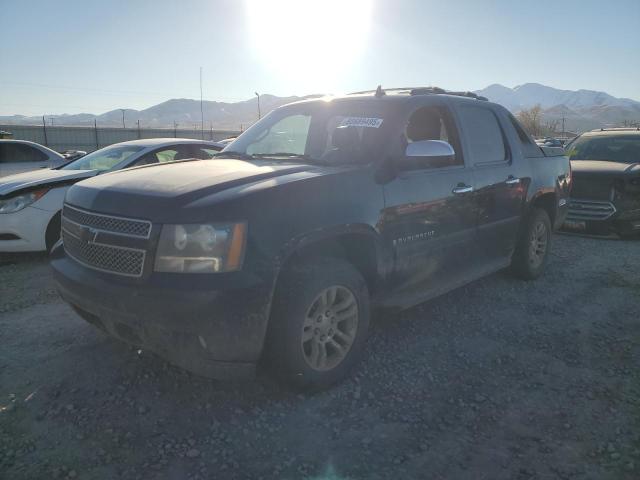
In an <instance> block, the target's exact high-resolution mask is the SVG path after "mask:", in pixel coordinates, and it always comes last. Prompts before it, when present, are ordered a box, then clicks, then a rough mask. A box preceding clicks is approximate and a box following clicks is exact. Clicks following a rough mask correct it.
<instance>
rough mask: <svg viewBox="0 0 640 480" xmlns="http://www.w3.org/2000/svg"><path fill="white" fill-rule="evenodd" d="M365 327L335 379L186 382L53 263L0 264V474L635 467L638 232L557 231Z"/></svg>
mask: <svg viewBox="0 0 640 480" xmlns="http://www.w3.org/2000/svg"><path fill="white" fill-rule="evenodd" d="M554 241H555V243H554V246H553V256H552V261H551V263H550V266H549V269H548V271H547V272H546V274H545V275H544V276H543V277H542V278H541V279H539V280H538V281H536V282H531V283H527V282H523V281H520V280H516V279H514V278H512V277H510V276H509V275H508V274H507V273H498V274H495V275H493V276H491V277H488V278H486V279H483V280H480V281H477V282H475V283H473V284H471V285H469V286H467V287H465V288H462V289H460V290H457V291H455V292H451V293H449V294H448V295H445V296H443V297H441V298H438V299H436V300H434V301H431V302H429V303H427V304H424V305H421V306H419V307H416V308H413V309H411V310H409V311H406V312H404V313H403V314H401V315H398V316H394V317H382V318H379V319H377V320H376V321H375V322H374V324H373V325H372V332H371V338H370V341H369V342H368V346H367V350H366V358H365V360H364V362H363V363H362V364H361V365H360V367H359V368H358V369H357V370H356V371H355V372H354V375H353V376H352V377H351V378H350V379H349V380H347V381H345V382H344V383H342V384H340V385H338V386H337V387H335V388H333V389H332V390H330V391H327V392H323V393H319V394H315V395H302V394H298V393H295V392H292V391H289V390H286V389H283V388H282V387H280V386H279V385H278V384H276V383H275V382H273V381H272V380H271V379H270V378H269V377H268V376H266V375H261V376H260V377H259V378H258V379H257V380H256V381H254V382H247V383H222V382H214V381H210V380H206V379H202V378H198V377H195V376H193V375H190V374H188V373H185V372H183V371H181V370H179V369H177V368H175V367H172V366H169V365H167V364H166V363H165V362H164V361H162V360H160V359H158V358H157V357H155V356H153V355H151V354H148V353H145V352H141V353H140V352H137V351H135V350H133V349H131V348H129V347H126V346H124V345H122V344H120V343H118V342H117V341H115V340H112V339H109V338H107V337H105V336H104V335H103V334H101V333H100V332H98V331H97V330H95V329H94V328H93V327H91V326H90V325H89V324H87V323H85V322H84V321H83V320H81V319H80V318H79V317H78V316H76V315H75V314H74V313H73V312H72V311H71V310H70V309H69V308H68V307H67V306H66V305H65V304H63V303H62V302H61V301H60V300H59V299H58V297H57V295H56V293H55V290H54V287H53V284H52V281H51V274H50V272H49V268H48V265H47V261H46V257H44V256H38V255H27V256H24V255H21V256H5V257H2V258H0V478H6V479H40V478H44V479H49V478H79V479H103V478H105V479H106V478H109V479H110V478H125V479H130V478H131V479H135V478H141V479H143V478H144V479H147V478H151V479H187V478H193V479H197V478H202V479H205V478H207V479H236V478H237V479H259V478H264V479H267V478H278V479H303V478H312V479H345V478H349V479H414V478H415V479H473V480H479V479H488V480H496V479H522V480H525V479H574V478H575V479H598V480H600V479H615V480H623V479H638V478H640V314H639V312H640V241H636V242H632V241H626V242H625V241H619V240H607V239H595V238H585V237H578V236H564V235H558V236H556V237H555V239H554Z"/></svg>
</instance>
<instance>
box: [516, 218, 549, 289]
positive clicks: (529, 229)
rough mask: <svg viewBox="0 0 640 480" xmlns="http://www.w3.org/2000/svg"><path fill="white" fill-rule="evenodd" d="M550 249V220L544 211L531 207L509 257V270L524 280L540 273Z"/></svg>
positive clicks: (536, 276)
mask: <svg viewBox="0 0 640 480" xmlns="http://www.w3.org/2000/svg"><path fill="white" fill-rule="evenodd" d="M550 250H551V220H550V219H549V215H548V214H547V212H546V211H544V210H543V209H541V208H535V207H534V208H532V209H531V211H530V212H529V215H527V217H526V219H525V223H524V224H523V225H522V230H521V232H520V237H519V238H518V243H517V244H516V249H515V251H514V253H513V257H512V258H511V270H512V271H513V273H515V274H516V275H517V276H518V277H520V278H522V279H524V280H534V279H536V278H538V277H539V276H540V275H542V272H544V269H545V267H546V266H547V263H548V262H549V251H550Z"/></svg>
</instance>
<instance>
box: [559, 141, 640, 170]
mask: <svg viewBox="0 0 640 480" xmlns="http://www.w3.org/2000/svg"><path fill="white" fill-rule="evenodd" d="M568 154H569V158H570V159H571V160H608V161H611V162H620V163H634V162H640V135H624V136H623V135H621V136H617V135H616V136H613V135H606V136H605V135H602V136H594V137H580V138H578V139H576V141H574V142H573V143H572V144H571V145H570V146H569V147H568Z"/></svg>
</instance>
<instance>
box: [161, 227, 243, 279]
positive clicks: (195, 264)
mask: <svg viewBox="0 0 640 480" xmlns="http://www.w3.org/2000/svg"><path fill="white" fill-rule="evenodd" d="M246 234H247V224H246V223H230V224H224V225H221V224H200V225H194V224H188V225H163V226H162V231H161V232H160V240H159V242H158V250H157V251H156V261H155V267H154V270H155V271H156V272H178V273H215V272H231V271H234V270H239V269H240V267H241V266H242V260H243V257H244V249H245V243H246Z"/></svg>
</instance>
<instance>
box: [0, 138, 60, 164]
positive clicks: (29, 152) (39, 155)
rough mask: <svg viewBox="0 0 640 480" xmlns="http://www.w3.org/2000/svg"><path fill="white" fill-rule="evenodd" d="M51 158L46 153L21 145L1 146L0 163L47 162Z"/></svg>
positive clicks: (8, 144)
mask: <svg viewBox="0 0 640 480" xmlns="http://www.w3.org/2000/svg"><path fill="white" fill-rule="evenodd" d="M48 158H49V157H47V155H45V153H44V152H42V151H40V150H38V149H37V148H34V147H31V146H29V145H23V144H21V143H4V144H0V163H29V162H46V161H47V160H48Z"/></svg>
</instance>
